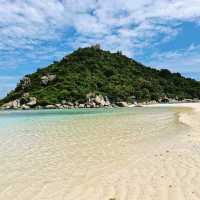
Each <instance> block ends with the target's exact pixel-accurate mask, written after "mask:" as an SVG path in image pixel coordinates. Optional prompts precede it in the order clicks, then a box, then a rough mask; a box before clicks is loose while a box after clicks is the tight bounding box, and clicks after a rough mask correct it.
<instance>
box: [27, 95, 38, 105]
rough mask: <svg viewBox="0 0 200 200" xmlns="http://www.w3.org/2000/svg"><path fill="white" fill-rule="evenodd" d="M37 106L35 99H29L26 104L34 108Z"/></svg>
mask: <svg viewBox="0 0 200 200" xmlns="http://www.w3.org/2000/svg"><path fill="white" fill-rule="evenodd" d="M36 104H37V99H36V98H35V97H29V102H28V103H27V106H31V107H32V106H35V105H36Z"/></svg>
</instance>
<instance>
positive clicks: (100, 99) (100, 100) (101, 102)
mask: <svg viewBox="0 0 200 200" xmlns="http://www.w3.org/2000/svg"><path fill="white" fill-rule="evenodd" d="M94 102H95V103H96V104H97V105H99V106H104V105H105V104H106V102H105V100H104V97H103V96H102V95H97V96H96V97H95V99H94Z"/></svg>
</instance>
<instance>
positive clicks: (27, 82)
mask: <svg viewBox="0 0 200 200" xmlns="http://www.w3.org/2000/svg"><path fill="white" fill-rule="evenodd" d="M30 85H31V79H30V78H29V77H28V76H25V77H24V78H23V79H22V80H21V81H20V83H19V84H18V87H21V88H22V89H23V90H24V89H26V88H27V87H29V86H30Z"/></svg>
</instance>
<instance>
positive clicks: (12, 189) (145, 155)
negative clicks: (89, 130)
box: [0, 104, 200, 200]
mask: <svg viewBox="0 0 200 200" xmlns="http://www.w3.org/2000/svg"><path fill="white" fill-rule="evenodd" d="M154 106H170V107H171V106H175V107H180V106H181V107H190V108H192V109H193V110H192V111H191V112H187V113H181V114H180V120H181V121H182V122H183V123H186V124H187V125H189V126H191V129H188V131H186V133H183V134H181V133H180V134H174V135H164V136H161V137H152V138H150V139H148V140H145V141H138V142H132V141H131V140H130V139H129V138H126V139H127V140H126V141H124V140H125V139H124V138H120V137H119V138H118V140H121V141H119V145H123V144H124V145H125V146H124V148H123V152H120V150H121V149H122V148H120V146H119V148H117V145H116V147H115V146H112V144H113V143H116V144H117V142H118V141H115V138H109V136H108V135H106V134H107V132H106V131H105V130H103V127H101V128H102V137H101V140H99V142H97V141H96V142H95V144H96V146H97V147H95V148H94V149H93V148H92V147H93V146H92V145H90V144H89V145H88V143H87V142H86V141H85V142H84V136H83V142H82V143H81V144H76V143H75V141H76V138H75V139H74V140H73V142H74V143H72V142H71V143H70V146H69V145H66V143H64V141H63V138H62V137H59V136H58V137H57V138H56V140H55V138H49V139H48V141H47V138H45V142H48V144H49V146H51V147H53V148H50V149H48V148H46V147H45V146H43V145H42V144H43V143H42V142H41V141H40V142H41V144H40V146H39V147H38V146H36V147H33V148H32V149H29V150H28V149H27V150H26V151H25V152H24V153H23V157H20V158H19V157H15V155H13V157H9V158H7V159H6V158H4V159H0V160H1V162H2V165H0V200H109V199H111V198H115V199H116V200H199V199H200V190H199V188H200V132H199V128H200V122H199V120H200V104H181V105H154ZM157 124H159V122H155V126H156V125H157ZM116 125H119V122H117V123H116ZM77 126H80V125H79V124H78V125H77ZM83 127H84V126H83ZM52 128H53V127H52ZM189 130H190V131H189ZM110 131H112V129H111V130H110ZM83 132H84V128H83ZM74 137H75V136H74ZM94 139H95V138H94ZM98 139H99V138H97V140H98ZM31 140H37V137H33V138H31ZM67 144H69V143H67ZM80 145H82V146H80ZM98 145H99V147H101V148H98ZM80 149H82V151H80ZM86 149H87V151H86ZM118 149H119V151H118ZM30 151H31V153H30ZM93 151H96V153H95V154H92V152H93ZM98 151H99V152H98ZM69 152H72V153H69ZM104 154H105V155H104ZM108 154H109V156H108ZM38 155H43V157H38ZM76 155H78V156H79V157H76ZM93 156H96V157H93ZM104 157H105V158H107V157H109V158H107V159H104ZM11 159H13V162H10V160H11ZM10 163H11V164H10ZM12 164H13V165H12Z"/></svg>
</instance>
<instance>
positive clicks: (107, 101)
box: [104, 96, 111, 106]
mask: <svg viewBox="0 0 200 200" xmlns="http://www.w3.org/2000/svg"><path fill="white" fill-rule="evenodd" d="M104 106H111V103H110V101H109V99H108V97H107V96H105V104H104Z"/></svg>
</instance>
